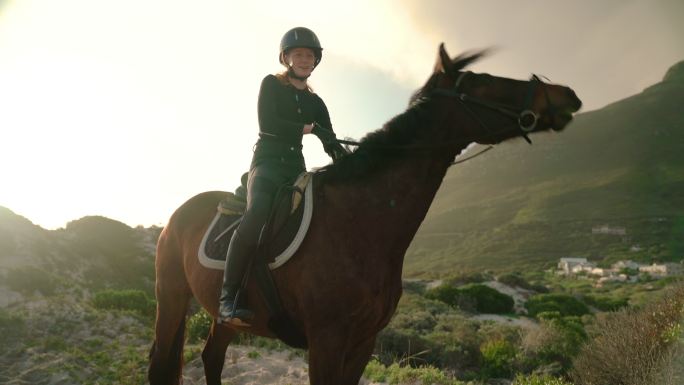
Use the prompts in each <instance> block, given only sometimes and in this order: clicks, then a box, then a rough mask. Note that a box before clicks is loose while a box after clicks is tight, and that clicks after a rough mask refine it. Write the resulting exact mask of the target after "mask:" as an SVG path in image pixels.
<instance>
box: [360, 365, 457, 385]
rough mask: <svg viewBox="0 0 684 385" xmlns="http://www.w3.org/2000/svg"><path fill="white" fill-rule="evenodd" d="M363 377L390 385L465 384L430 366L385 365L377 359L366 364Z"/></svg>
mask: <svg viewBox="0 0 684 385" xmlns="http://www.w3.org/2000/svg"><path fill="white" fill-rule="evenodd" d="M363 375H364V377H366V378H367V379H369V380H371V381H373V382H386V383H388V384H390V385H396V384H403V383H411V384H416V385H465V384H464V383H463V382H461V381H458V380H456V379H454V378H451V377H450V376H448V375H447V374H445V373H444V372H443V371H441V370H439V369H437V368H435V367H433V366H430V365H426V366H422V367H418V368H413V367H410V366H401V365H399V364H398V363H393V364H391V365H390V366H385V365H383V364H382V363H380V362H379V361H376V360H372V361H370V362H369V363H368V365H366V369H365V371H364V373H363Z"/></svg>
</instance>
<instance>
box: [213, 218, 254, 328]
mask: <svg viewBox="0 0 684 385" xmlns="http://www.w3.org/2000/svg"><path fill="white" fill-rule="evenodd" d="M253 252H254V247H253V246H251V245H250V244H248V243H245V242H244V241H243V240H242V239H241V238H240V235H239V233H238V231H235V233H233V237H232V238H231V239H230V246H229V247H228V253H227V255H226V268H225V272H224V273H223V287H222V289H221V300H220V305H219V321H220V322H228V323H231V324H234V325H238V326H249V323H250V322H251V320H252V319H254V313H253V312H251V311H250V310H249V309H247V306H246V303H247V302H246V301H245V299H246V296H245V293H244V292H243V293H241V295H240V298H238V300H237V304H236V303H235V302H236V301H235V296H236V295H237V292H238V290H239V289H240V286H241V284H242V278H243V277H244V275H245V270H246V269H247V265H248V264H249V258H251V257H252V255H251V254H253Z"/></svg>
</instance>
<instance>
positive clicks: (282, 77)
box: [275, 70, 313, 92]
mask: <svg viewBox="0 0 684 385" xmlns="http://www.w3.org/2000/svg"><path fill="white" fill-rule="evenodd" d="M275 77H276V79H278V80H279V81H280V83H281V84H282V85H284V86H289V85H291V84H292V83H291V82H290V78H289V77H288V76H287V70H285V71H283V72H279V73H277V74H275ZM306 89H307V90H309V92H313V88H311V86H310V85H309V83H308V82H307V83H306Z"/></svg>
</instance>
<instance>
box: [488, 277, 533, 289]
mask: <svg viewBox="0 0 684 385" xmlns="http://www.w3.org/2000/svg"><path fill="white" fill-rule="evenodd" d="M496 280H497V281H499V282H501V283H503V284H506V285H508V286H511V287H519V288H522V289H527V290H534V288H533V286H532V285H530V284H529V283H528V282H527V281H526V280H525V278H523V277H521V276H520V274H518V273H509V274H503V275H501V276H499V277H498V278H497V279H496Z"/></svg>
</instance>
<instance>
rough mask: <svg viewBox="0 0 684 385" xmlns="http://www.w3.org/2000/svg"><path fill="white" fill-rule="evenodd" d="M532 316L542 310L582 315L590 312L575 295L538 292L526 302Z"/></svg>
mask: <svg viewBox="0 0 684 385" xmlns="http://www.w3.org/2000/svg"><path fill="white" fill-rule="evenodd" d="M525 308H526V309H527V312H528V314H529V315H530V316H532V317H535V316H536V315H537V314H539V313H542V312H553V311H557V312H559V313H560V314H561V315H562V316H582V315H584V314H589V308H588V307H587V305H585V304H584V303H583V302H581V301H580V300H578V299H577V298H575V297H572V296H569V295H565V294H538V295H535V296H534V297H532V298H530V299H529V300H528V301H527V302H526V303H525Z"/></svg>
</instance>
